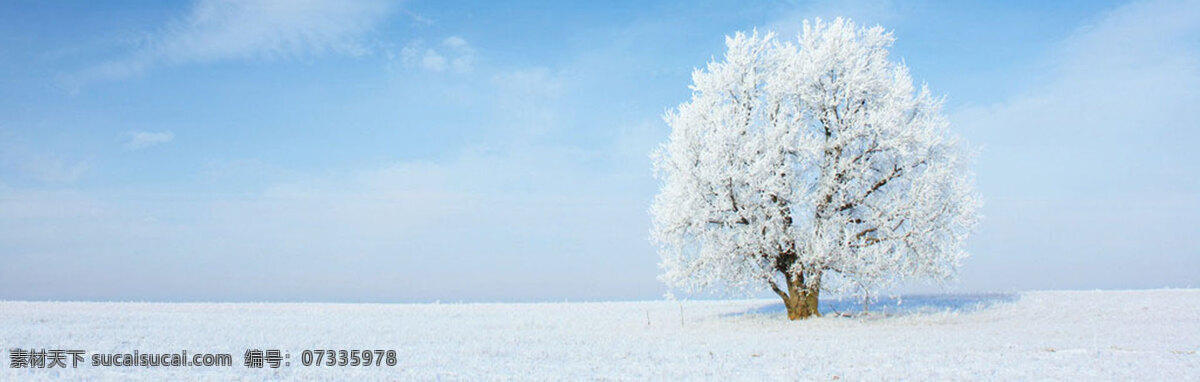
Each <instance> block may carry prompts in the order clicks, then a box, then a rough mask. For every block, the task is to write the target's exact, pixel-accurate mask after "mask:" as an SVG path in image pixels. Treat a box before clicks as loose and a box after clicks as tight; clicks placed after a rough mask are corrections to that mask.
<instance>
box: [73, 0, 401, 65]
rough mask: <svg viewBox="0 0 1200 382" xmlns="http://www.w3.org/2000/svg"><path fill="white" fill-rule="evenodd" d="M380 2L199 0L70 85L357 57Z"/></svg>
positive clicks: (384, 10)
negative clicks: (174, 70)
mask: <svg viewBox="0 0 1200 382" xmlns="http://www.w3.org/2000/svg"><path fill="white" fill-rule="evenodd" d="M391 8H392V7H391V5H390V3H389V2H387V1H384V0H359V1H340V0H201V1H198V2H196V3H195V5H194V6H193V7H192V8H191V9H190V10H189V11H188V13H187V15H185V16H183V17H180V18H177V19H174V20H172V21H170V22H168V23H167V24H166V25H165V26H163V27H162V28H161V30H159V31H157V32H156V33H154V34H153V35H152V36H151V37H150V38H149V41H148V42H147V43H146V44H144V46H142V47H141V48H138V49H136V50H134V51H132V52H128V53H126V54H125V55H123V56H122V57H119V58H116V59H113V60H110V61H107V62H104V63H101V64H99V65H97V66H95V67H92V68H90V69H88V70H85V71H84V72H83V73H81V74H79V75H78V76H77V77H78V78H76V82H79V83H86V82H89V81H97V80H113V79H122V78H127V77H131V76H136V75H140V74H142V73H144V72H146V71H148V70H151V69H152V68H155V67H162V66H173V65H184V64H195V63H206V62H217V61H229V60H244V59H280V58H295V57H306V56H315V55H321V54H345V55H362V54H365V53H367V52H368V50H369V49H368V46H369V44H368V43H366V42H365V41H364V39H365V36H366V35H367V34H368V32H370V31H372V30H373V29H374V28H375V27H376V26H377V24H379V23H380V22H381V21H382V20H383V19H384V18H385V17H386V15H387V14H388V13H389V10H390V9H391Z"/></svg>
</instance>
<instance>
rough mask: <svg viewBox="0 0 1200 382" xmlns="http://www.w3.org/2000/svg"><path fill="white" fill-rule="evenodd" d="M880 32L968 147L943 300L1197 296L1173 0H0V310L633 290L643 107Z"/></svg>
mask: <svg viewBox="0 0 1200 382" xmlns="http://www.w3.org/2000/svg"><path fill="white" fill-rule="evenodd" d="M836 16H846V17H850V18H852V19H854V20H856V21H857V22H859V23H861V24H880V25H883V26H885V27H886V28H888V29H891V30H893V31H894V33H895V36H896V38H897V42H896V44H895V47H894V49H893V52H892V53H893V56H894V57H895V59H897V60H901V59H902V60H904V61H905V62H906V63H907V64H908V65H909V66H910V67H911V70H912V73H913V75H914V76H915V77H916V78H917V80H918V81H922V82H925V83H927V84H928V85H929V86H930V88H931V89H932V90H934V91H935V92H937V93H941V94H945V95H946V96H947V106H946V111H947V113H948V114H949V116H950V119H951V122H952V128H953V129H954V130H956V131H958V132H960V133H961V134H963V135H964V136H966V137H967V138H968V139H970V140H971V142H972V143H973V144H975V145H978V146H980V147H981V151H980V154H979V158H978V163H977V165H976V171H977V173H978V174H977V177H978V186H979V189H980V192H981V193H982V194H983V195H984V197H985V198H986V200H987V205H986V206H985V208H984V211H983V212H984V214H985V215H986V217H985V220H984V221H983V223H982V224H981V225H980V227H979V231H978V233H977V234H976V235H975V236H974V237H973V238H972V240H971V241H970V244H969V248H970V250H971V252H972V254H973V256H972V257H971V258H969V259H968V260H967V261H966V263H965V264H964V268H963V270H962V274H961V277H960V280H959V282H958V283H957V284H954V285H953V286H952V290H958V291H1010V290H1025V289H1048V288H1071V289H1078V288H1148V287H1164V286H1173V287H1185V286H1197V285H1198V284H1200V276H1198V275H1200V239H1198V235H1197V233H1198V232H1200V230H1198V228H1200V197H1198V196H1200V181H1198V180H1197V174H1200V171H1198V170H1200V165H1198V163H1200V158H1198V156H1197V154H1196V153H1195V152H1196V150H1195V147H1197V145H1198V144H1200V134H1198V133H1197V132H1196V127H1197V126H1198V125H1200V108H1198V107H1196V105H1200V90H1197V89H1200V2H1197V1H1167V0H1151V1H1135V2H1114V1H1078V2H1069V1H1068V2H1041V1H1016V2H1002V3H1000V2H978V3H974V2H923V1H916V2H888V1H850V2H832V1H830V2H823V1H816V2H779V1H773V2H759V3H749V4H739V2H687V3H685V2H612V3H609V2H600V3H595V4H585V3H582V2H560V1H546V2H503V3H502V2H482V4H479V3H477V2H456V1H437V2H434V1H426V2H422V1H411V2H383V1H362V2H351V1H331V0H306V1H263V2H241V1H211V0H201V1H195V2H103V3H94V2H35V1H8V2H4V3H2V4H0V298H4V299H72V300H74V299H94V300H165V301H208V300H232V301H260V300H279V301H293V300H299V301H431V300H468V301H492V300H504V301H529V300H562V299H573V300H583V299H591V300H595V299H645V298H658V297H660V296H661V295H662V294H663V292H664V291H665V289H664V287H663V286H662V284H661V283H659V282H658V281H656V280H655V276H656V274H657V272H658V270H657V267H656V263H657V255H656V254H655V252H654V248H653V246H652V245H651V244H650V242H649V241H648V229H649V218H648V214H647V212H646V209H647V207H648V205H649V202H650V199H651V198H652V197H653V195H654V193H655V191H656V186H657V185H656V181H655V180H654V179H653V177H652V173H651V170H650V162H649V159H648V154H649V152H650V150H651V149H652V148H653V147H654V146H655V145H657V144H658V143H660V142H662V141H663V140H664V139H665V137H666V134H667V130H666V127H665V125H664V124H663V123H662V122H661V120H660V116H661V114H662V113H663V112H664V111H665V110H666V109H667V108H670V107H673V106H675V105H677V104H678V103H679V102H682V101H684V100H686V99H687V98H688V96H689V90H688V89H687V86H688V85H689V83H690V78H689V75H690V72H691V70H692V68H694V67H699V66H703V65H704V64H705V62H706V61H708V60H709V59H711V58H712V57H714V56H719V55H720V54H721V53H722V49H723V36H725V35H726V34H730V33H733V32H735V31H739V30H749V29H752V28H758V29H759V30H773V31H778V32H780V33H781V34H782V35H783V36H791V35H793V34H794V33H795V31H796V30H797V28H798V25H799V23H800V22H801V21H802V20H804V19H806V18H812V17H825V18H832V17H836Z"/></svg>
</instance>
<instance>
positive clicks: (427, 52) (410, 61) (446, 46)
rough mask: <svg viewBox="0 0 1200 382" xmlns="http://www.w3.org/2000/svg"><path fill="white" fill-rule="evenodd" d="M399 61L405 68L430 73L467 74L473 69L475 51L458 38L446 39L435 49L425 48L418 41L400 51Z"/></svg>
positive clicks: (465, 41)
mask: <svg viewBox="0 0 1200 382" xmlns="http://www.w3.org/2000/svg"><path fill="white" fill-rule="evenodd" d="M400 59H401V61H402V62H403V63H404V65H405V66H409V67H419V68H421V69H424V70H427V71H431V72H445V71H453V72H456V73H469V72H471V71H473V70H474V69H475V68H474V63H475V49H474V48H471V45H470V44H469V43H467V40H464V39H463V38H462V37H458V36H451V37H447V38H446V39H445V40H443V41H442V43H441V44H440V45H438V46H436V47H426V46H425V43H424V42H423V41H420V40H416V41H412V42H410V43H408V44H407V45H405V46H404V48H401V49H400Z"/></svg>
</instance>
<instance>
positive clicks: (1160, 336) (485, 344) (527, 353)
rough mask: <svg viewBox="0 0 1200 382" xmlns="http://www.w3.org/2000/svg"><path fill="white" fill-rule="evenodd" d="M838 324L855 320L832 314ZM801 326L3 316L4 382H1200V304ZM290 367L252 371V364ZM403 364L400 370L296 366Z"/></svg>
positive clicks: (1061, 303)
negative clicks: (153, 360)
mask: <svg viewBox="0 0 1200 382" xmlns="http://www.w3.org/2000/svg"><path fill="white" fill-rule="evenodd" d="M823 308H824V309H823V310H824V311H827V312H829V311H831V310H830V309H837V310H839V311H845V310H847V309H854V310H856V309H858V308H857V307H855V306H853V305H851V304H850V303H841V304H839V303H837V302H836V301H834V302H833V303H832V304H828V305H827V306H824V307H823ZM876 309H877V311H878V312H884V311H886V312H888V313H886V314H883V313H876V314H871V315H867V316H858V317H836V316H835V315H834V314H826V316H825V317H822V318H818V319H812V320H807V321H802V322H791V321H787V319H786V318H785V317H784V315H783V313H782V307H781V306H780V305H779V304H778V302H777V301H773V300H750V301H747V300H738V301H688V302H683V303H677V302H670V301H653V302H613V303H539V304H190V303H189V304H183V303H74V302H65V303H63V302H0V347H3V349H5V350H4V351H3V355H4V358H3V360H4V365H3V366H5V367H4V368H3V369H2V371H0V380H24V379H34V380H39V379H79V380H96V379H103V380H127V379H143V378H144V379H162V380H188V379H205V380H212V379H218V380H275V379H284V380H297V379H300V380H313V379H317V380H330V379H335V380H414V379H415V380H490V379H522V380H525V379H537V380H579V379H584V380H592V379H604V380H678V379H685V380H726V379H733V380H761V379H769V380H834V379H842V380H881V379H883V380H893V379H904V380H991V379H995V380H1013V379H1017V380H1030V379H1035V380H1041V379H1057V380H1169V381H1183V380H1191V381H1195V380H1200V354H1198V353H1200V290H1195V289H1192V290H1151V291H1080V292H1030V293H1024V294H1020V295H984V296H940V297H939V296H932V297H908V298H905V299H903V301H902V303H901V304H900V305H899V306H897V305H896V301H883V302H881V306H880V307H877V308H876ZM14 347H15V348H24V349H29V348H35V349H40V348H47V349H55V348H57V349H82V350H85V351H87V354H86V356H87V357H88V359H87V362H89V363H90V360H91V359H90V357H91V355H92V354H95V353H112V352H121V353H126V352H133V351H134V350H138V351H140V352H143V353H145V352H178V351H179V350H181V349H186V350H188V351H189V352H190V353H197V352H206V353H231V354H232V355H233V357H232V358H233V363H234V365H233V366H230V367H151V368H143V367H93V366H91V365H90V364H88V365H81V366H80V367H79V368H78V369H65V370H64V369H57V368H56V369H12V368H9V367H8V366H9V361H10V354H9V350H8V349H9V348H14ZM252 348H259V349H280V350H283V351H284V352H287V353H290V359H289V360H288V361H290V362H291V366H287V367H283V368H280V369H270V368H264V369H249V368H246V367H244V366H243V364H242V357H243V354H244V353H245V351H246V350H247V349H252ZM304 349H394V350H395V351H396V352H397V355H398V361H397V364H396V366H391V367H388V366H383V367H377V366H369V367H362V366H359V367H350V366H342V367H338V366H335V367H328V366H321V367H315V366H308V367H305V366H300V365H299V363H300V362H299V361H300V356H301V351H302V350H304Z"/></svg>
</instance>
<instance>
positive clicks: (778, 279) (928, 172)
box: [651, 18, 980, 319]
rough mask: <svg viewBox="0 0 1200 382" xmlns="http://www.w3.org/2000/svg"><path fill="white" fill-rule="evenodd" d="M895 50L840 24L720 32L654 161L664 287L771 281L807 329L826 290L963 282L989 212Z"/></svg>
mask: <svg viewBox="0 0 1200 382" xmlns="http://www.w3.org/2000/svg"><path fill="white" fill-rule="evenodd" d="M892 42H893V37H892V35H891V33H889V32H885V31H884V30H883V28H881V27H878V26H877V27H873V28H859V27H857V26H855V24H854V23H853V22H851V21H849V20H843V19H840V18H839V19H837V20H834V21H833V22H822V21H821V20H819V19H818V20H816V21H815V22H812V23H810V22H807V21H806V22H805V23H804V26H803V31H802V32H801V33H800V34H799V36H798V39H797V40H796V41H793V42H780V41H778V40H776V39H775V38H774V35H773V34H770V33H767V34H765V35H759V34H758V32H757V31H755V32H754V33H752V34H749V35H747V34H744V33H738V34H736V35H734V36H733V37H727V38H726V45H727V47H728V51H727V52H726V53H725V57H724V60H721V61H714V62H710V63H709V64H708V66H707V68H705V69H697V70H696V71H695V72H694V73H693V74H692V80H693V82H694V83H693V85H692V86H691V89H692V98H691V100H690V101H688V102H685V103H683V104H681V105H679V107H678V108H676V109H675V110H672V111H670V112H668V113H667V114H666V115H665V116H664V119H665V120H666V123H667V124H668V125H669V126H670V127H671V135H670V138H669V140H668V141H667V142H666V143H665V144H663V145H662V146H660V147H659V149H658V150H657V151H656V152H655V153H654V161H655V168H656V171H657V174H658V176H659V178H660V179H661V180H662V181H663V184H662V189H661V190H660V192H659V194H658V195H657V196H656V198H655V200H654V204H653V206H652V207H651V215H652V219H653V232H652V234H653V237H654V239H655V241H656V242H658V244H659V245H660V250H659V253H660V255H661V258H662V261H661V263H660V266H661V268H662V269H663V274H662V275H661V276H660V279H661V280H663V281H664V282H666V283H667V284H668V285H669V286H671V287H674V288H680V289H683V290H685V291H689V292H695V291H699V290H704V289H709V288H711V287H720V286H723V287H726V288H731V289H733V290H737V291H743V292H749V291H753V290H756V289H757V288H762V287H763V286H767V287H769V288H770V289H771V290H772V291H774V292H775V293H776V294H778V295H779V297H780V298H782V299H783V301H784V304H785V305H786V307H787V312H788V317H789V318H791V319H798V318H806V317H809V316H811V315H819V313H818V311H817V301H818V296H819V293H820V292H821V290H825V291H831V292H839V293H845V292H857V293H866V292H868V291H870V290H871V289H876V288H884V287H887V286H889V285H892V284H893V283H894V282H896V281H898V280H900V279H903V278H907V277H922V278H930V279H934V280H947V279H949V278H951V277H952V276H953V274H954V272H955V271H956V270H957V268H958V264H959V262H960V260H961V259H962V258H963V257H965V256H966V252H965V251H964V249H963V245H964V241H965V239H966V238H967V235H968V233H969V232H970V231H971V229H972V227H973V226H974V225H975V223H976V221H977V212H976V211H977V209H978V207H979V205H980V202H979V199H978V197H977V195H976V194H975V192H974V188H973V184H972V175H971V173H970V171H969V169H968V168H967V163H966V160H965V157H966V155H964V153H963V152H962V151H963V149H962V147H961V146H963V145H961V144H960V143H959V140H958V138H957V137H956V136H955V135H954V134H952V133H951V132H950V131H949V130H948V123H947V120H946V117H945V116H944V115H943V114H942V111H941V104H942V102H941V100H940V98H935V97H933V96H932V95H931V94H930V92H929V90H928V89H927V88H925V87H922V88H921V89H916V88H914V86H913V81H912V78H911V76H910V75H909V73H908V69H907V68H906V67H905V66H904V64H903V63H897V62H892V61H889V59H888V49H889V48H890V47H891V45H892Z"/></svg>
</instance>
